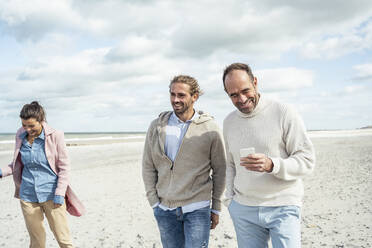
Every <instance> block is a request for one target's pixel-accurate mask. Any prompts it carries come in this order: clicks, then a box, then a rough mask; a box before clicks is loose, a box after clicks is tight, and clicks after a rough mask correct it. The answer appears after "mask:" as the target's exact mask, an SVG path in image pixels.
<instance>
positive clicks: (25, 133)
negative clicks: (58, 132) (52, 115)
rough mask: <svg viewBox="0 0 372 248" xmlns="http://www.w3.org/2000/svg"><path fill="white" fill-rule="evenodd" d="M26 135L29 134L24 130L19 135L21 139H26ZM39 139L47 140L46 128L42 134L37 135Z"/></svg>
mask: <svg viewBox="0 0 372 248" xmlns="http://www.w3.org/2000/svg"><path fill="white" fill-rule="evenodd" d="M26 136H27V132H26V131H24V132H23V133H21V134H20V135H19V137H20V138H21V139H25V138H26ZM37 139H42V140H45V134H44V129H43V130H41V133H40V135H39V136H38V137H37Z"/></svg>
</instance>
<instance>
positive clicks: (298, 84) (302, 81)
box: [255, 67, 313, 91]
mask: <svg viewBox="0 0 372 248" xmlns="http://www.w3.org/2000/svg"><path fill="white" fill-rule="evenodd" d="M255 74H256V77H257V79H258V87H259V88H262V89H263V90H264V91H288V90H296V89H302V88H305V87H311V86H312V85H313V72H312V71H309V70H302V69H298V68H294V67H290V68H278V69H265V70H258V71H257V72H255Z"/></svg>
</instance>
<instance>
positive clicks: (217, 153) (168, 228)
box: [142, 75, 226, 248]
mask: <svg viewBox="0 0 372 248" xmlns="http://www.w3.org/2000/svg"><path fill="white" fill-rule="evenodd" d="M169 92H170V101H171V105H172V108H173V111H168V112H163V113H161V114H160V115H159V117H158V118H157V119H155V120H154V121H152V123H151V125H150V127H149V129H148V132H147V135H146V141H145V147H144V152H143V161H142V176H143V181H144V184H145V190H146V196H147V199H148V201H149V203H150V205H151V206H152V208H153V211H154V215H155V218H156V221H157V223H158V227H159V231H160V236H161V241H162V244H163V247H165V248H176V247H177V248H178V247H185V248H192V247H208V242H209V232H210V229H213V228H215V227H216V225H217V224H218V220H219V216H218V214H219V211H220V210H221V200H220V198H221V195H222V193H223V191H224V187H225V169H226V158H225V151H224V145H223V138H222V134H221V132H220V129H219V128H218V126H217V124H216V123H215V122H214V120H213V117H212V116H210V115H208V114H205V113H202V112H196V111H195V110H194V108H193V106H194V103H195V102H196V101H197V100H198V98H199V96H200V95H201V90H200V87H199V85H198V82H197V81H196V80H195V79H194V78H192V77H190V76H184V75H180V76H176V77H174V78H173V80H172V81H171V83H170V85H169Z"/></svg>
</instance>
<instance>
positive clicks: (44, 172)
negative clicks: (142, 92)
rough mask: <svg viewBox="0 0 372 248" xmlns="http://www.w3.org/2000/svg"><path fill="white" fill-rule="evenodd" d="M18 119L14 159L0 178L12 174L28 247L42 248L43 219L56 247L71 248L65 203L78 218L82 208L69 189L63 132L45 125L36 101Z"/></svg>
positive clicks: (43, 113)
mask: <svg viewBox="0 0 372 248" xmlns="http://www.w3.org/2000/svg"><path fill="white" fill-rule="evenodd" d="M20 117H21V121H22V127H21V128H20V129H19V130H18V132H17V134H16V145H15V152H14V159H13V162H12V163H11V164H10V165H8V166H7V167H5V168H3V169H0V177H5V176H8V175H11V174H12V175H13V179H14V183H15V188H16V191H15V197H17V198H20V202H21V208H22V212H23V216H24V219H25V222H26V227H27V230H28V232H29V235H30V248H36V247H38V248H39V247H42V248H44V247H45V239H46V234H45V230H44V226H43V219H44V216H46V218H47V220H48V223H49V226H50V229H51V230H52V232H53V234H54V237H55V238H56V240H57V242H58V244H59V246H60V247H68V248H70V247H73V246H72V243H71V238H70V231H69V227H68V223H67V215H66V204H67V208H68V211H69V212H70V213H71V214H73V215H75V216H80V215H82V213H83V211H84V207H83V205H82V204H81V202H80V201H79V200H78V199H77V197H76V196H75V195H74V194H73V192H72V191H71V189H70V187H69V170H70V163H69V160H68V155H67V151H66V145H65V142H64V135H63V132H60V131H57V130H54V129H53V128H51V127H49V126H48V124H47V123H46V119H45V112H44V109H43V107H42V106H41V105H40V104H39V103H38V102H36V101H34V102H32V103H30V104H26V105H24V106H23V108H22V110H21V113H20Z"/></svg>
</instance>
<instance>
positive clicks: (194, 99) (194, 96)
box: [191, 93, 199, 102]
mask: <svg viewBox="0 0 372 248" xmlns="http://www.w3.org/2000/svg"><path fill="white" fill-rule="evenodd" d="M198 98H199V94H198V93H195V94H194V95H192V96H191V99H192V102H196V100H198Z"/></svg>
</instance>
